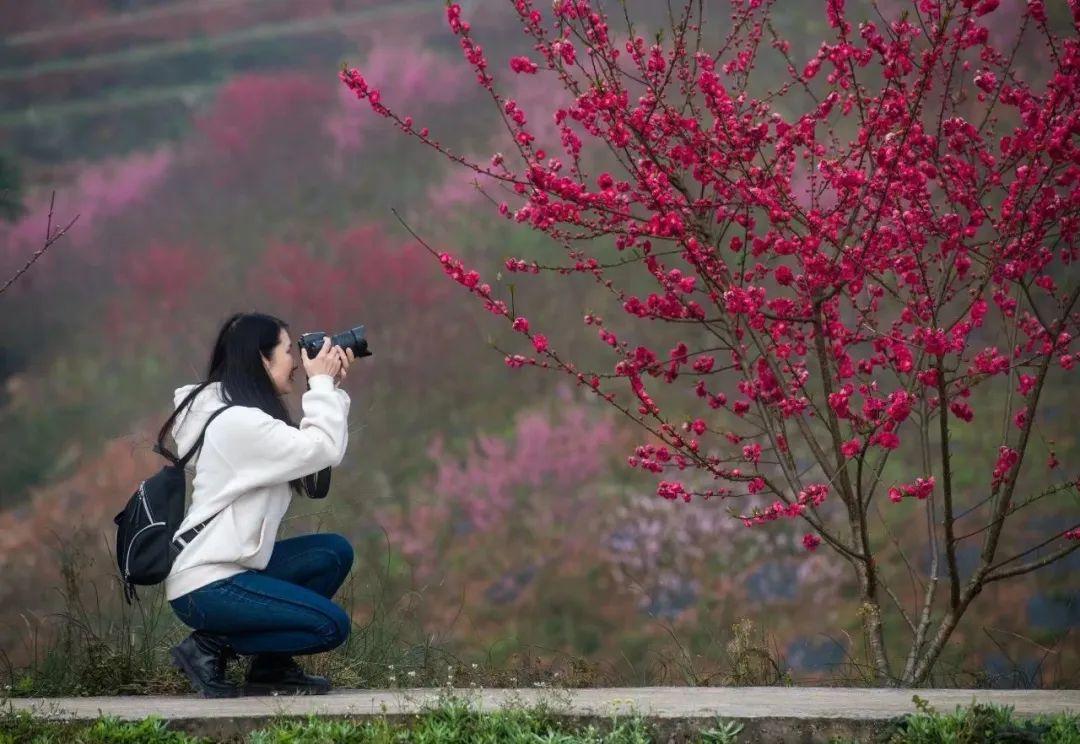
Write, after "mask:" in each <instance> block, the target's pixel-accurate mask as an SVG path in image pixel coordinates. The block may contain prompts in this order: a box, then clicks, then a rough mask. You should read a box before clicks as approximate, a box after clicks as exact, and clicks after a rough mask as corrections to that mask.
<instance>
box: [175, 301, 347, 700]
mask: <svg viewBox="0 0 1080 744" xmlns="http://www.w3.org/2000/svg"><path fill="white" fill-rule="evenodd" d="M297 356H301V357H302V358H301V359H300V361H302V362H303V365H304V370H305V372H306V373H307V382H308V390H307V392H305V393H304V395H303V399H302V407H303V418H302V419H301V420H300V422H299V424H296V423H294V422H293V420H292V417H291V416H290V415H289V411H288V409H287V408H286V406H285V402H284V400H283V397H284V396H286V395H288V394H289V393H290V392H291V391H292V382H293V379H294V376H295V372H296V370H297V368H298V364H297V363H296V361H297V359H296V358H297ZM352 360H353V353H352V350H351V349H349V350H347V351H345V350H342V349H341V347H339V346H333V347H331V346H330V345H329V337H328V338H326V339H325V340H324V342H323V347H322V349H321V350H320V351H319V353H318V355H317V356H315V357H314V358H312V357H309V356H308V353H307V351H306V350H304V351H302V352H301V351H299V350H297V351H295V352H294V350H293V343H292V341H291V339H290V337H289V332H288V325H287V324H286V323H284V322H283V321H281V320H279V319H277V318H275V317H273V316H270V315H264V314H261V313H239V314H237V315H234V316H232V317H231V318H230V319H229V320H228V321H226V323H225V324H224V326H222V328H221V330H220V332H219V334H218V338H217V341H216V343H215V345H214V349H213V353H212V355H211V359H210V365H209V371H208V372H207V374H206V379H205V381H203V382H200V383H196V384H192V385H185V386H184V387H181V388H179V389H177V390H176V393H175V397H174V404H175V405H176V411H174V412H173V415H172V416H171V417H170V418H169V420H168V421H166V422H165V425H164V426H162V428H161V432H160V434H159V437H158V439H159V442H160V441H162V440H163V438H164V437H165V435H166V433H168V432H170V426H171V433H172V435H173V438H174V440H175V441H176V444H177V451H178V452H187V451H188V450H189V449H190V448H191V447H192V446H193V445H194V444H195V442H196V440H197V438H198V436H199V433H200V432H201V431H202V430H203V427H204V426H205V425H206V421H207V420H208V419H209V417H210V415H211V414H213V413H214V412H215V411H217V410H219V409H221V408H222V407H223V406H224V405H226V404H232V407H230V408H228V409H227V410H225V411H224V412H223V413H221V414H220V415H219V416H217V417H216V418H215V419H214V420H213V421H211V422H210V425H209V426H208V427H206V435H205V437H204V440H203V444H202V447H201V451H200V452H198V453H197V455H196V458H195V459H194V460H192V463H194V468H195V477H194V479H193V481H192V483H193V492H192V497H191V506H190V507H189V509H188V510H187V512H186V514H185V516H184V520H183V522H182V523H181V524H180V527H179V528H178V529H177V532H176V534H175V535H174V536H173V539H174V544H175V545H176V547H177V548H178V549H179V550H180V553H179V555H178V556H177V557H176V560H175V562H174V563H173V566H172V570H171V572H170V573H169V575H168V577H167V578H166V579H165V596H166V598H167V599H168V600H169V604H170V606H171V607H172V608H173V611H174V612H175V613H176V615H177V616H178V617H179V618H180V620H181V621H182V622H183V623H184V624H185V625H187V626H189V627H191V628H193V629H194V631H193V632H192V633H191V634H190V635H189V636H188V637H187V638H185V639H184V640H183V641H181V642H180V644H179V645H177V646H176V647H174V648H173V649H172V651H171V655H172V660H173V664H174V665H175V666H176V667H177V668H178V669H180V670H181V671H182V672H183V673H184V674H185V675H186V676H187V678H188V679H189V680H190V681H191V684H192V686H193V687H195V689H196V690H198V691H199V692H201V693H202V694H203V695H204V696H205V697H236V696H239V695H245V694H265V693H271V692H286V693H301V694H312V693H313V694H322V693H325V692H328V691H329V690H330V683H329V682H328V680H326V679H325V678H323V677H317V676H313V675H309V674H307V673H305V672H304V670H303V669H302V668H301V667H300V666H299V664H298V663H297V662H296V660H295V659H294V658H293V657H294V656H299V655H304V654H315V653H319V652H322V651H328V650H330V649H332V648H336V647H337V646H340V645H341V644H342V643H344V642H345V640H346V638H347V637H348V635H349V631H350V629H351V627H352V625H351V622H350V619H349V617H348V615H347V614H346V613H345V611H344V610H342V609H341V607H339V606H338V605H336V604H334V602H332V601H331V598H332V597H333V596H334V593H335V592H336V591H337V590H338V588H339V587H340V586H341V584H342V582H344V580H345V577H346V575H347V574H348V573H349V569H350V568H351V567H352V562H353V550H352V546H351V545H350V544H349V542H348V540H346V539H345V538H343V537H342V536H341V535H336V534H327V533H318V534H309V535H300V536H298V537H292V538H289V539H286V540H277V533H278V527H279V526H280V524H281V520H282V518H283V517H284V516H285V512H286V511H287V510H288V508H289V503H290V502H291V500H292V496H293V494H294V493H295V494H297V495H303V494H304V493H306V492H307V491H305V483H304V477H305V476H310V475H311V474H313V473H318V472H319V471H321V470H323V469H325V468H329V467H332V466H336V465H338V464H339V463H340V462H341V461H342V459H343V457H344V456H345V448H346V446H347V445H348V428H347V420H348V414H349V405H350V399H349V396H348V394H347V393H346V392H345V391H344V390H342V389H340V388H339V387H338V385H339V384H340V383H341V382H342V381H343V380H344V379H345V375H346V372H347V370H348V368H349V363H350V362H351V361H352ZM191 466H192V465H191V464H190V463H189V465H188V467H189V468H190V467H191ZM239 656H250V657H251V661H250V665H249V666H248V668H247V673H246V680H245V683H244V684H243V685H234V684H232V683H230V682H229V681H228V680H227V678H226V671H227V663H228V661H229V660H230V659H235V658H238V657H239Z"/></svg>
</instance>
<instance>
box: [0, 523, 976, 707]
mask: <svg viewBox="0 0 1080 744" xmlns="http://www.w3.org/2000/svg"><path fill="white" fill-rule="evenodd" d="M56 555H57V556H58V561H59V564H60V574H61V582H60V586H59V587H58V591H59V593H60V594H61V604H62V606H63V610H62V611H61V612H58V613H53V614H52V615H50V616H48V617H47V618H45V619H44V620H40V619H39V620H35V621H34V622H31V621H29V620H27V622H26V631H25V633H24V634H23V636H22V637H23V641H24V643H25V648H26V653H25V654H24V657H25V658H26V659H28V660H29V662H28V663H26V664H22V665H20V666H16V665H15V664H13V663H12V662H11V661H10V659H9V657H8V656H7V654H6V653H5V652H4V650H3V649H2V648H0V695H5V694H6V695H10V696H15V697H58V696H86V695H162V694H185V693H189V692H191V688H190V684H189V682H188V680H187V679H186V678H184V677H183V676H182V675H181V674H180V673H179V672H178V671H177V670H176V669H174V668H173V666H172V664H171V662H170V660H169V656H168V652H169V649H170V648H171V647H172V646H174V645H176V644H177V643H179V642H180V641H181V640H182V639H183V638H184V637H185V636H186V635H187V634H188V633H189V632H190V629H189V628H187V627H186V626H184V625H183V624H181V623H180V621H179V620H178V619H177V618H176V616H175V614H174V613H173V612H172V609H171V607H170V606H169V605H168V603H167V602H166V601H165V598H164V593H163V592H162V590H161V588H160V587H153V588H150V589H149V590H146V589H141V590H140V596H141V597H142V601H141V602H137V603H135V604H134V605H133V606H132V607H127V606H126V605H124V604H123V602H121V601H120V599H119V590H118V588H117V587H116V586H115V585H113V584H112V583H111V582H110V585H109V586H107V587H105V588H104V589H100V588H99V587H98V586H97V585H96V584H95V582H93V581H90V580H87V578H86V576H85V573H86V572H87V570H88V569H89V567H91V566H92V565H93V563H94V557H93V556H91V555H88V554H87V553H86V551H85V550H84V549H83V548H82V547H81V543H79V542H78V541H76V540H67V541H64V540H62V539H60V538H59V537H58V538H57V550H56ZM370 565H371V566H372V571H370V572H368V573H366V574H365V576H366V579H369V580H371V581H372V585H373V586H374V588H373V589H372V590H370V591H372V592H373V594H371V595H370V596H365V597H363V599H364V601H365V604H364V608H365V609H364V610H363V611H362V612H354V611H353V610H354V608H355V605H356V600H357V597H356V596H355V593H354V592H355V590H356V582H355V577H356V575H357V572H354V574H353V577H352V578H351V579H350V580H349V581H347V582H346V584H345V586H344V587H343V588H342V591H341V592H340V593H339V595H338V596H337V597H335V601H336V602H338V603H340V604H341V605H343V606H344V607H345V609H346V611H347V612H349V614H350V615H351V616H353V617H365V618H366V622H364V623H363V624H358V623H354V625H353V630H352V633H351V634H350V636H349V638H348V640H347V641H346V643H345V644H344V645H342V646H341V647H340V648H337V649H335V650H333V651H331V652H329V653H325V654H318V655H315V656H307V657H302V658H301V661H302V662H303V664H304V666H305V668H306V669H307V670H308V671H310V672H313V673H316V674H321V675H324V676H326V677H328V678H329V679H330V680H331V681H332V683H333V684H334V685H335V686H336V687H342V688H376V689H395V688H417V687H430V688H435V687H443V686H452V687H454V688H458V689H468V688H474V687H487V688H532V687H535V688H563V687H566V688H592V687H625V686H632V687H637V686H649V687H651V686H685V687H696V686H773V685H776V686H791V685H793V684H794V683H795V680H794V679H793V677H792V674H791V670H790V668H789V667H788V666H787V664H786V662H785V660H784V658H783V655H782V654H781V653H780V651H779V649H778V648H777V647H776V644H775V643H774V642H772V641H771V640H770V639H769V638H768V637H767V635H766V633H764V632H763V630H762V629H761V628H759V627H757V626H755V624H754V623H753V622H752V621H750V620H746V619H744V620H740V621H738V622H737V623H735V624H734V625H733V626H732V627H731V629H730V632H729V633H728V634H727V635H726V637H724V636H722V635H721V634H720V633H716V634H713V633H711V632H710V643H709V651H708V653H707V654H702V653H701V652H700V650H699V649H695V648H692V647H689V646H688V645H687V644H684V643H683V642H682V640H681V639H680V638H679V636H678V635H677V634H676V633H675V631H674V629H673V628H671V627H670V626H668V625H667V624H665V625H664V627H665V629H666V630H667V631H668V634H669V635H670V636H671V639H672V646H673V650H671V651H670V653H669V651H668V650H667V649H663V648H659V647H658V646H657V647H653V648H651V649H650V650H649V652H648V654H647V655H646V654H642V655H641V656H642V660H641V661H640V662H639V664H640V666H638V665H636V664H634V663H632V662H630V661H629V660H628V659H627V660H626V663H627V665H628V667H629V672H630V673H629V674H627V672H626V669H624V668H621V667H620V668H618V669H615V668H612V667H610V666H608V665H605V664H602V663H597V662H593V661H590V660H588V659H585V658H581V657H578V656H574V655H572V654H567V653H562V652H559V651H553V650H551V649H543V648H539V647H534V646H530V645H527V644H522V643H517V642H516V641H514V642H512V643H508V644H506V645H502V644H496V646H499V648H498V649H497V653H496V648H495V646H493V647H492V648H489V649H488V651H487V653H486V655H485V654H476V653H470V654H469V655H470V656H471V658H462V656H463V654H459V653H458V649H456V648H455V646H454V645H453V644H452V643H448V642H441V641H440V640H439V638H438V637H437V634H433V633H431V632H430V629H428V628H426V627H425V626H424V624H423V622H422V619H420V618H419V617H418V615H419V614H422V613H418V612H417V603H418V601H420V600H422V592H418V591H413V590H411V589H409V588H408V587H406V588H404V589H401V587H398V589H394V588H393V587H392V585H393V584H394V580H395V576H393V575H392V573H393V572H392V570H391V568H390V567H389V561H387V565H385V566H383V565H381V564H380V562H379V561H377V560H375V561H371V562H370ZM395 592H396V593H395ZM23 619H24V620H26V617H25V615H23ZM507 649H509V650H507ZM244 671H245V669H244V663H243V662H241V663H235V662H234V663H233V664H232V665H231V667H230V668H229V669H228V672H227V676H228V677H229V679H230V680H231V681H233V682H241V681H242V678H243V676H244ZM864 671H865V670H862V669H860V668H859V667H858V665H857V664H856V663H855V660H854V659H853V658H851V657H850V656H849V657H848V658H847V659H846V660H845V662H844V663H843V664H841V665H839V666H838V667H836V669H835V675H834V676H833V677H832V678H831V679H829V680H827V681H824V680H819V681H818V682H817V684H822V685H825V686H836V685H842V686H848V687H862V686H867V685H869V684H872V681H871V682H867V680H866V677H865V674H864ZM943 681H945V682H946V684H944V685H943V684H941V683H942V682H943ZM994 681H995V680H994V679H990V678H988V679H986V680H983V683H982V684H976V685H974V686H976V687H988V686H995V685H994V684H992V683H993V682H994ZM933 682H934V683H936V684H935V685H934V686H945V687H958V686H961V687H967V686H972V685H971V684H970V682H971V680H970V679H969V678H967V677H964V678H960V677H957V678H949V677H946V678H945V679H943V678H940V677H939V678H936V679H935V680H933ZM948 682H953V683H952V684H949V683H948ZM965 683H966V684H965Z"/></svg>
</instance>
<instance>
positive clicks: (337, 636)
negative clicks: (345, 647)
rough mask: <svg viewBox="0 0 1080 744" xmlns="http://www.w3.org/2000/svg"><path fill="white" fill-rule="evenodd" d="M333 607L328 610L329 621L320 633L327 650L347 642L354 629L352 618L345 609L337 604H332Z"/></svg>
mask: <svg viewBox="0 0 1080 744" xmlns="http://www.w3.org/2000/svg"><path fill="white" fill-rule="evenodd" d="M331 608H332V609H329V610H327V611H326V615H327V620H328V622H327V623H326V624H325V625H323V627H322V628H321V629H320V635H321V636H322V638H323V644H322V645H323V647H324V650H326V651H329V650H330V649H332V648H337V647H338V646H340V645H341V644H343V643H345V641H346V640H347V639H348V637H349V633H350V632H351V631H352V620H350V619H349V616H348V614H346V612H345V610H343V609H341V608H340V607H338V606H337V605H331Z"/></svg>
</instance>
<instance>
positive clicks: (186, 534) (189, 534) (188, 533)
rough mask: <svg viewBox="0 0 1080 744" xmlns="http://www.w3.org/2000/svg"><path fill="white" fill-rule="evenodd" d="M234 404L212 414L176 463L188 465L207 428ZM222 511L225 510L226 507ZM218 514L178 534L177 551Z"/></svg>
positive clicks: (175, 544)
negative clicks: (188, 448) (192, 444)
mask: <svg viewBox="0 0 1080 744" xmlns="http://www.w3.org/2000/svg"><path fill="white" fill-rule="evenodd" d="M234 405H236V404H235V403H229V404H228V405H226V406H223V407H222V408H219V409H218V410H216V411H214V412H213V413H212V414H210V418H209V419H208V420H207V422H206V425H205V426H203V430H202V433H201V434H199V439H198V440H197V441H196V442H195V445H194V446H193V447H192V448H191V450H189V451H188V453H187V454H186V455H185V456H184V457H183V458H181V459H180V460H176V465H177V466H178V467H181V468H182V467H184V466H185V465H187V463H188V460H190V459H191V456H192V455H194V454H195V450H197V449H199V447H201V446H202V443H203V438H204V437H205V436H206V430H207V428H209V426H210V424H211V422H213V420H214V419H215V418H217V417H218V416H219V415H220V414H221V413H224V412H225V409H227V408H232V407H233V406H234ZM222 511H224V509H223V510H222ZM218 514H221V512H220V511H219V512H217V513H216V514H213V515H211V516H209V517H207V518H206V519H204V520H203V521H202V522H200V523H199V524H197V525H195V526H194V527H192V528H191V529H189V530H187V531H186V532H184V533H183V534H181V535H177V536H176V537H175V538H174V539H173V545H174V546H175V547H176V549H177V551H180V550H183V549H184V548H185V547H187V544H188V543H189V542H191V541H192V540H194V539H195V536H196V535H198V534H199V533H200V532H201V531H202V528H203V527H205V526H206V525H208V524H209V523H210V520H212V519H213V518H214V517H216V516H217V515H218Z"/></svg>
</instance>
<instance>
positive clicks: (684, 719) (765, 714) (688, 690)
mask: <svg viewBox="0 0 1080 744" xmlns="http://www.w3.org/2000/svg"><path fill="white" fill-rule="evenodd" d="M453 692H454V694H455V695H456V696H458V697H461V698H463V699H467V700H469V701H470V702H472V703H473V704H474V705H475V707H476V708H478V709H479V710H482V711H492V710H498V709H499V708H502V707H504V706H507V705H510V706H516V707H528V706H532V705H537V704H540V703H544V704H546V705H547V706H548V707H549V708H550V709H551V710H552V712H553V713H555V714H556V715H557V716H558V717H559V718H561V719H564V720H567V721H572V722H574V723H589V722H598V723H600V722H603V721H606V720H608V719H609V718H610V717H611V716H613V715H620V716H625V715H628V714H631V713H634V712H638V713H641V714H642V715H645V716H647V717H648V718H649V719H650V721H651V723H653V725H654V726H656V727H657V733H658V734H660V736H661V740H666V741H685V740H687V739H688V738H689V737H691V736H692V734H693V733H694V732H695V731H698V730H700V729H701V728H702V727H709V726H711V725H712V724H714V723H715V722H716V719H717V718H718V717H721V718H728V719H737V720H739V721H741V722H742V723H743V724H744V725H745V728H744V732H743V734H742V736H740V741H761V742H765V741H769V742H818V741H820V742H827V741H828V740H829V739H830V738H831V737H833V736H846V737H851V738H856V739H859V740H863V739H865V738H868V737H870V736H872V735H873V733H874V732H875V731H876V730H878V729H880V728H881V726H882V725H883V724H884V723H885V722H886V721H888V720H889V719H891V718H895V717H898V716H902V715H905V714H907V713H914V712H915V711H916V708H915V705H914V703H913V702H912V696H913V695H918V696H919V697H921V698H923V699H925V700H927V701H928V702H929V703H930V704H931V705H933V706H934V707H935V708H936V709H937V710H938V711H940V712H943V713H947V712H952V711H953V710H954V709H955V708H956V706H958V705H960V706H966V705H970V704H971V703H972V702H980V703H995V704H997V705H1008V706H1012V707H1013V708H1014V710H1015V712H1016V714H1017V715H1019V716H1023V717H1030V716H1034V715H1038V714H1041V713H1046V714H1053V713H1066V712H1068V713H1080V690H1050V691H1045V690H910V689H902V690H895V689H852V688H831V687H634V688H604V689H577V690H564V689H544V690H539V689H526V690H505V689H484V688H481V689H455V690H454V691H453ZM439 695H440V690H438V689H428V688H422V689H408V690H334V691H333V692H331V693H330V694H328V695H319V696H269V697H244V698H229V699H224V700H208V699H204V698H202V697H199V696H196V695H185V696H176V697H156V696H155V697H151V696H146V697H140V696H131V697H86V698H6V699H4V700H3V701H2V704H3V708H4V709H7V708H8V707H9V705H10V706H11V707H13V708H15V709H16V710H29V711H31V712H33V713H34V714H35V715H37V716H40V717H42V718H48V719H52V720H92V719H94V718H97V717H98V716H99V715H114V716H117V717H119V718H121V719H126V720H137V719H141V718H144V717H146V716H149V715H158V716H160V717H162V718H164V719H166V720H167V721H169V726H170V728H173V729H176V730H182V731H187V732H189V733H192V734H199V735H202V736H210V737H215V738H221V739H228V738H233V737H238V736H241V735H243V734H245V733H247V732H250V731H252V730H254V729H257V728H260V727H262V726H265V725H267V724H268V723H269V722H270V720H271V719H273V718H275V717H280V716H288V717H294V716H295V717H305V716H307V715H309V714H315V715H318V716H325V717H328V718H365V717H372V716H376V717H378V716H384V717H386V718H387V719H389V720H406V719H408V718H409V717H411V716H413V715H415V714H417V713H420V712H422V711H423V709H424V708H425V707H430V706H433V705H435V704H437V702H438V699H439Z"/></svg>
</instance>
